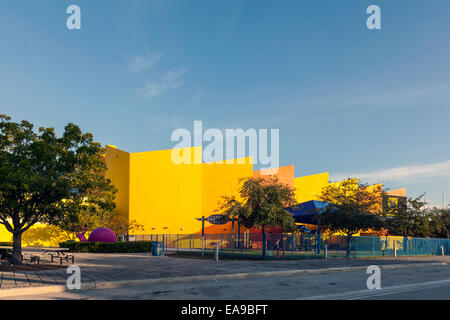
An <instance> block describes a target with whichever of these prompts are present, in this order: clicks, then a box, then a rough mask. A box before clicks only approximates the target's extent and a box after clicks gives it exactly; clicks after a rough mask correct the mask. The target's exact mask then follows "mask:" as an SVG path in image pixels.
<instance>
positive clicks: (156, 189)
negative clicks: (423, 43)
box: [0, 145, 406, 246]
mask: <svg viewBox="0 0 450 320" xmlns="http://www.w3.org/2000/svg"><path fill="white" fill-rule="evenodd" d="M202 151H203V150H202V148H201V147H192V148H181V149H170V150H158V151H148V152H137V153H128V152H126V151H123V150H120V149H118V148H117V147H115V146H111V145H107V146H106V153H105V162H106V165H107V168H108V169H107V171H106V173H105V176H106V177H107V178H109V179H111V181H112V183H113V184H114V185H115V186H116V188H117V189H118V193H117V195H116V208H117V212H118V213H119V214H120V215H122V216H124V217H126V218H127V219H128V220H129V221H133V220H135V221H136V222H138V223H139V224H141V225H143V226H144V230H143V231H139V232H137V233H136V234H137V235H142V234H195V233H200V232H201V226H202V223H201V221H198V220H197V218H201V217H208V216H210V215H213V214H217V213H218V212H217V209H218V208H219V203H220V202H221V201H222V200H223V199H222V197H223V196H225V195H226V196H234V197H236V198H237V199H238V200H240V195H239V190H240V186H241V180H242V179H243V178H249V177H260V176H267V175H269V176H276V177H277V178H278V180H279V181H280V182H281V183H284V184H286V185H289V186H290V187H293V188H294V190H295V199H296V201H297V202H298V203H303V202H307V201H311V200H320V198H319V196H320V194H321V192H322V190H323V188H324V187H326V186H327V185H329V173H328V172H324V173H319V174H314V175H308V176H304V177H297V178H295V177H294V166H285V167H281V168H274V169H265V170H260V171H253V164H252V158H251V157H249V158H241V159H230V160H227V161H220V162H214V163H203V162H202V161H201V160H200V161H199V159H202ZM174 153H178V155H179V156H181V157H179V158H182V159H183V161H182V163H179V161H174V159H173V155H174ZM357 182H358V181H357V179H355V188H357ZM334 184H339V182H335V183H334ZM390 196H391V197H392V199H393V200H392V201H394V200H396V199H397V198H402V197H404V196H406V190H405V189H401V190H394V191H392V192H391V193H390ZM308 228H309V229H310V230H311V229H314V228H316V226H311V225H308ZM231 231H232V224H231V223H228V224H225V225H212V224H210V223H208V222H205V232H206V233H209V234H220V233H230V232H231ZM245 231H247V230H245V228H241V232H245ZM235 232H237V230H235ZM69 236H70V235H69V234H67V233H65V232H64V231H62V230H59V229H57V228H56V227H52V226H46V225H42V224H37V225H35V226H33V227H32V228H31V229H30V230H29V231H27V232H25V233H24V235H23V239H24V245H40V246H50V245H51V246H54V245H57V244H58V242H60V241H63V240H67V239H69ZM72 236H73V235H72ZM11 239H12V236H11V233H9V232H8V231H7V230H6V229H5V227H4V226H0V241H8V242H10V241H11Z"/></svg>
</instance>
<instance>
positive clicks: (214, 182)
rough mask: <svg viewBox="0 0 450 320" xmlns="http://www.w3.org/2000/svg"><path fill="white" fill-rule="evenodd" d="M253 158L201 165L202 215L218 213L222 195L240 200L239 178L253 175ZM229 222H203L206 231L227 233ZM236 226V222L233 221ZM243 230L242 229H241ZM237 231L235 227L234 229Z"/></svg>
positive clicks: (199, 223)
mask: <svg viewBox="0 0 450 320" xmlns="http://www.w3.org/2000/svg"><path fill="white" fill-rule="evenodd" d="M252 163H253V160H252V158H251V157H249V158H244V161H239V159H235V161H234V163H229V161H227V162H226V163H220V162H219V163H217V162H215V163H204V164H203V167H202V172H203V177H202V211H201V212H202V214H201V215H202V216H205V217H208V216H210V215H213V214H218V212H215V210H216V209H217V208H218V207H219V203H220V202H221V201H222V196H225V195H227V196H235V197H236V199H238V200H241V197H240V195H239V190H240V187H241V185H242V183H240V182H239V179H241V178H250V177H252V176H253V164H252ZM197 227H198V230H197V232H201V222H198V223H197ZM231 228H232V227H231V223H228V224H226V225H212V224H210V223H208V222H205V232H206V233H210V234H211V233H216V234H219V233H229V232H231ZM235 228H237V223H235ZM241 231H243V229H242V230H241ZM235 232H237V229H236V230H235Z"/></svg>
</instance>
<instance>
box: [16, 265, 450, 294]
mask: <svg viewBox="0 0 450 320" xmlns="http://www.w3.org/2000/svg"><path fill="white" fill-rule="evenodd" d="M369 276H370V274H367V273H366V271H364V270H359V271H347V272H330V273H323V274H305V275H298V276H283V277H280V276H278V277H262V278H248V279H231V280H230V279H229V280H212V281H203V282H200V283H192V282H184V283H161V284H153V285H148V286H134V287H126V288H115V289H103V290H98V289H97V290H77V291H70V292H65V293H60V294H49V295H43V296H42V295H41V296H21V297H15V298H14V299H58V300H60V299H63V300H65V299H81V300H91V299H92V300H95V299H108V300H109V299H127V300H130V299H131V300H135V299H145V300H154V299H163V300H166V299H167V300H178V299H183V300H185V299H186V300H226V299H237V300H247V299H252V300H253V299H254V300H270V299H277V300H302V299H318V300H324V299H331V300H341V299H345V300H358V299H364V300H367V299H394V300H397V299H407V300H410V299H420V300H423V299H433V300H436V299H438V300H450V266H448V265H446V266H445V265H444V266H426V267H410V268H401V269H382V270H381V289H379V290H368V289H367V285H366V283H367V278H368V277H369Z"/></svg>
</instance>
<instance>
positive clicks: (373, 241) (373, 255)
mask: <svg viewBox="0 0 450 320" xmlns="http://www.w3.org/2000/svg"><path fill="white" fill-rule="evenodd" d="M372 257H375V237H372Z"/></svg>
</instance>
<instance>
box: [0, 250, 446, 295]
mask: <svg viewBox="0 0 450 320" xmlns="http://www.w3.org/2000/svg"><path fill="white" fill-rule="evenodd" d="M438 261H441V262H449V261H450V259H449V257H439V256H433V257H407V258H395V259H394V258H377V259H328V260H325V259H308V260H289V261H256V260H255V261H253V260H248V261H242V260H222V261H219V262H215V261H214V260H212V259H191V258H178V257H177V258H175V257H171V256H170V255H166V256H159V257H155V256H152V255H151V254H150V253H139V254H137V253H135V254H132V253H130V254H101V253H95V254H94V253H75V265H77V266H79V267H80V269H81V282H82V283H83V284H96V283H103V282H114V281H124V280H144V279H145V280H148V279H164V278H171V277H187V276H207V275H226V274H228V275H229V274H238V273H259V272H274V271H284V270H286V271H287V270H303V269H325V268H341V267H347V268H348V267H363V266H369V265H373V264H376V265H380V266H382V265H402V264H411V263H415V264H416V263H425V264H426V263H432V262H434V263H435V262H438ZM68 276H69V275H68V274H67V273H66V269H65V268H63V269H56V270H45V271H20V272H10V271H8V272H6V271H5V272H1V275H0V290H1V289H11V288H24V287H41V286H49V285H65V284H66V280H67V277H68Z"/></svg>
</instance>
